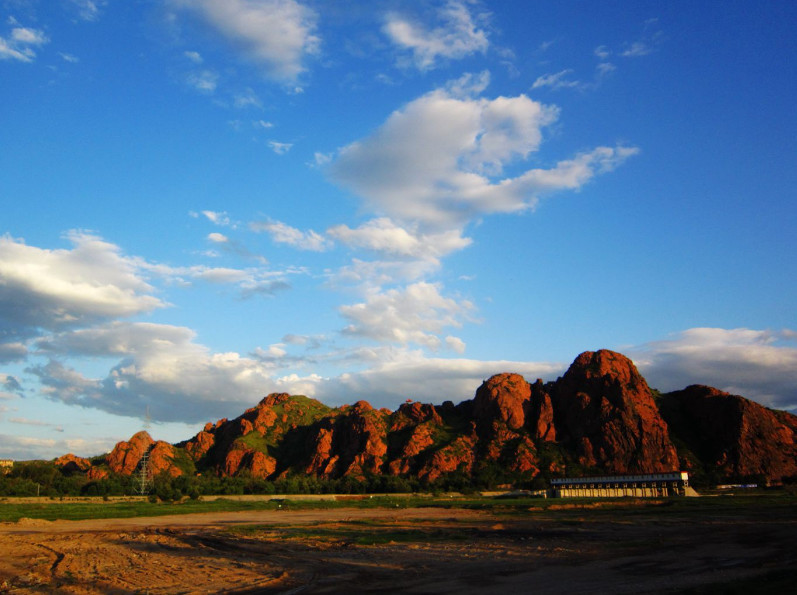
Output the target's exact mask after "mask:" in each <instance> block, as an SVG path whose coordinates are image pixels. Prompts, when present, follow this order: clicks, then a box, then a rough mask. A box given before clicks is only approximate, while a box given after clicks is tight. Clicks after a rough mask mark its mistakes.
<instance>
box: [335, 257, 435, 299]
mask: <svg viewBox="0 0 797 595" xmlns="http://www.w3.org/2000/svg"><path fill="white" fill-rule="evenodd" d="M439 268H440V261H439V260H437V259H433V258H409V259H394V260H389V259H388V260H373V261H371V260H361V259H359V258H353V259H352V261H351V263H350V264H348V265H346V266H343V267H341V268H340V269H338V270H337V271H335V272H334V273H333V274H331V275H330V278H329V285H330V286H331V287H337V286H338V285H360V286H361V289H362V291H364V292H366V293H367V292H373V291H377V290H378V289H379V288H380V287H382V286H383V285H394V284H396V283H402V282H409V281H417V280H418V279H423V278H426V277H428V276H429V275H430V274H432V273H434V272H436V271H437V270H438V269H439Z"/></svg>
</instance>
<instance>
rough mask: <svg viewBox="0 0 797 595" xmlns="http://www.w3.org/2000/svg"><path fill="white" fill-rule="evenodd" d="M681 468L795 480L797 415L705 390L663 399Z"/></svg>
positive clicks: (690, 389) (694, 389)
mask: <svg viewBox="0 0 797 595" xmlns="http://www.w3.org/2000/svg"><path fill="white" fill-rule="evenodd" d="M661 410H662V412H663V414H664V417H665V419H667V420H668V423H669V424H670V426H671V428H672V433H673V436H674V437H675V438H676V439H678V440H679V441H680V442H681V443H682V444H683V445H684V446H685V454H686V455H687V456H685V457H684V458H683V460H682V466H683V467H684V468H687V469H689V468H693V467H694V466H695V464H696V462H697V464H702V465H703V467H704V470H705V471H706V472H709V473H714V474H715V475H717V476H718V477H735V478H745V477H747V478H753V477H757V478H767V479H773V480H781V479H783V478H787V477H796V476H797V417H795V416H794V415H791V414H789V413H786V412H785V411H773V410H771V409H767V408H766V407H763V406H761V405H759V404H758V403H754V402H753V401H749V400H747V399H745V398H743V397H739V396H736V395H730V394H728V393H724V392H722V391H719V390H717V389H715V388H711V387H708V386H697V385H694V386H689V387H687V388H685V389H684V390H681V391H676V392H673V393H668V394H666V395H664V396H663V397H662V406H661Z"/></svg>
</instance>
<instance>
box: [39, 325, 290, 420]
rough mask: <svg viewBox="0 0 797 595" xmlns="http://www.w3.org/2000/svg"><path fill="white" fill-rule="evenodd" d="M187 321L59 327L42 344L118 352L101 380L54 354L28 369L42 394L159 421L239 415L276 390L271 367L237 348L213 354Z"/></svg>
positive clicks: (91, 353)
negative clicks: (75, 328) (66, 329)
mask: <svg viewBox="0 0 797 595" xmlns="http://www.w3.org/2000/svg"><path fill="white" fill-rule="evenodd" d="M194 339H195V333H194V332H193V331H191V330H190V329H187V328H185V327H177V326H171V325H162V324H151V323H120V322H116V323H112V324H108V325H105V326H100V327H95V328H91V329H83V330H79V331H74V332H65V333H59V334H57V335H54V336H52V337H51V338H50V339H48V340H47V341H41V342H40V344H39V347H40V349H41V351H42V353H43V354H50V355H54V356H58V357H65V356H69V357H73V358H74V357H79V356H83V357H96V356H106V357H108V356H116V357H121V358H122V359H121V360H120V361H119V363H118V364H117V365H115V366H114V367H113V368H112V369H111V370H110V371H109V373H108V374H107V376H106V377H105V378H103V379H91V378H86V377H85V376H83V375H82V374H81V373H80V372H78V371H76V370H74V369H71V368H68V367H66V366H64V365H63V364H61V363H60V362H59V361H57V360H54V359H53V360H51V361H50V362H49V363H48V364H46V365H43V366H34V367H31V368H30V369H29V371H30V372H31V373H33V374H35V375H36V376H38V377H39V380H40V382H41V383H42V385H43V386H44V390H43V392H44V394H45V395H46V396H47V397H48V398H50V399H52V400H54V401H62V402H64V403H67V404H72V405H79V406H83V407H91V408H96V409H100V410H103V411H107V412H110V413H114V414H117V415H128V416H133V417H141V416H142V415H143V412H144V411H145V410H146V408H147V407H149V411H150V414H151V415H152V417H153V419H155V420H157V421H185V422H190V423H196V422H202V421H208V420H210V419H216V418H218V417H221V416H224V415H237V414H238V413H240V410H242V409H243V408H246V407H249V406H251V405H252V403H254V402H256V401H257V399H258V398H259V397H260V396H262V395H264V394H266V393H267V392H270V391H272V390H275V388H276V386H275V382H274V381H273V380H272V378H271V376H272V373H273V372H274V370H275V368H274V366H273V365H270V364H268V363H267V362H263V361H261V360H258V359H253V358H247V357H242V356H240V355H239V354H237V353H211V352H210V350H209V349H208V348H207V347H205V346H203V345H201V344H198V343H196V342H195V341H194Z"/></svg>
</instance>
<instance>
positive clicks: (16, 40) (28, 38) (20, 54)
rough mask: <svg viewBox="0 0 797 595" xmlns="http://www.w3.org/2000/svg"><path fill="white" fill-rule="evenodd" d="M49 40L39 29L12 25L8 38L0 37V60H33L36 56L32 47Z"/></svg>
mask: <svg viewBox="0 0 797 595" xmlns="http://www.w3.org/2000/svg"><path fill="white" fill-rule="evenodd" d="M49 41H50V40H49V38H48V37H47V36H46V35H45V34H44V31H42V30H40V29H31V28H29V27H14V28H13V29H11V35H10V36H9V37H8V38H5V37H0V60H17V61H19V62H33V60H34V59H35V58H36V51H35V50H34V48H37V47H39V46H42V45H44V44H46V43H48V42H49Z"/></svg>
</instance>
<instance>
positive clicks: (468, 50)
mask: <svg viewBox="0 0 797 595" xmlns="http://www.w3.org/2000/svg"><path fill="white" fill-rule="evenodd" d="M438 16H439V19H440V21H441V22H442V24H441V26H440V27H436V28H434V29H431V30H429V29H427V28H426V27H424V26H423V25H421V24H418V23H413V22H410V21H409V20H407V19H406V18H404V17H403V16H401V15H398V14H396V13H390V14H388V16H387V18H386V20H385V25H384V27H383V31H384V32H385V34H386V35H387V36H388V37H389V38H390V39H391V41H392V42H393V43H395V44H396V45H397V46H399V47H400V48H403V49H406V50H409V51H410V52H411V53H412V56H413V61H414V64H415V66H416V67H417V68H419V69H420V70H428V69H430V68H433V67H434V66H435V62H437V60H438V59H440V58H449V59H451V58H453V59H458V58H464V57H465V56H468V55H470V54H473V53H476V52H484V51H486V50H487V47H488V46H489V41H488V39H487V33H486V32H485V31H484V29H481V28H479V27H478V26H477V24H476V23H474V21H473V16H472V15H471V13H470V11H469V10H468V7H467V6H466V3H465V2H462V1H458V0H450V1H449V2H447V3H446V5H445V6H443V7H442V8H440V9H439V11H438ZM479 18H483V15H480V17H479Z"/></svg>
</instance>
